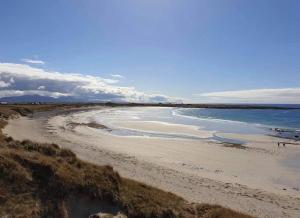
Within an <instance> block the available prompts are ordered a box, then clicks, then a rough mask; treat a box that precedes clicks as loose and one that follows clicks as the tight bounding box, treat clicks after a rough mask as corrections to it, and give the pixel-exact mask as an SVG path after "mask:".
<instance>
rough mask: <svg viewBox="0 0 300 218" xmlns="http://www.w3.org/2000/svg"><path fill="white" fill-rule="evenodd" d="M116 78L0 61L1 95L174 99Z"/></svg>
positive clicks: (149, 100)
mask: <svg viewBox="0 0 300 218" xmlns="http://www.w3.org/2000/svg"><path fill="white" fill-rule="evenodd" d="M117 83H118V80H116V79H105V78H101V77H97V76H90V75H82V74H72V73H61V72H52V71H48V70H44V69H41V68H36V67H32V66H29V65H26V64H15V63H0V98H2V97H12V96H23V95H40V96H47V97H53V98H59V97H72V98H74V99H76V100H78V101H128V102H170V101H174V100H176V99H174V98H171V97H168V96H165V95H160V94H146V93H144V92H140V91H138V90H136V89H135V88H134V87H122V86H117V85H116V84H117Z"/></svg>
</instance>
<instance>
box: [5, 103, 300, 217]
mask: <svg viewBox="0 0 300 218" xmlns="http://www.w3.org/2000/svg"><path fill="white" fill-rule="evenodd" d="M117 110H118V109H112V108H103V107H102V108H94V109H93V110H90V109H89V110H83V111H74V112H70V113H66V112H61V111H55V112H40V113H35V114H33V116H32V117H19V118H17V119H13V120H10V121H9V124H8V125H7V126H6V127H5V129H4V131H3V132H4V134H6V135H8V136H12V137H13V138H14V139H17V140H24V139H30V140H33V141H38V142H50V143H56V144H58V145H60V146H62V147H66V148H70V149H72V151H74V152H75V153H76V154H77V156H78V157H79V158H81V159H84V160H86V161H89V162H92V163H96V164H109V165H112V166H113V167H114V168H115V169H116V170H118V171H119V172H120V174H121V175H122V176H124V177H128V178H133V179H135V180H138V181H141V182H145V183H147V184H149V185H152V186H155V187H159V188H161V189H164V190H167V191H170V192H173V193H175V194H177V195H179V196H182V197H184V198H185V199H187V200H189V201H194V202H206V203H213V204H221V205H223V206H226V207H230V208H232V209H235V210H238V211H242V212H245V213H248V214H251V215H255V216H258V217H299V216H300V191H299V190H300V183H299V181H300V171H299V168H298V169H297V168H296V167H294V168H293V167H290V166H289V164H288V161H287V160H289V159H291V158H293V157H295V156H297V155H299V154H300V146H299V145H297V144H287V146H286V147H284V148H283V147H280V148H278V147H277V142H278V140H279V139H278V138H275V137H272V136H267V135H259V134H230V133H215V132H214V131H210V130H206V129H204V128H201V127H198V128H195V127H194V126H192V125H183V124H174V123H168V122H157V121H151V120H148V121H143V120H139V119H134V118H133V119H131V120H129V121H124V120H123V119H121V118H122V116H123V118H124V117H126V116H127V114H126V113H122V114H116V115H114V116H112V117H113V120H110V122H107V120H103V123H102V122H101V120H100V121H99V120H97V122H99V123H100V122H101V123H102V124H103V126H107V128H106V129H105V128H104V129H103V128H96V127H90V126H88V125H82V124H88V123H90V122H95V120H92V119H91V117H95V114H97V113H101V111H103V112H104V113H103V115H102V116H103V117H104V118H105V116H106V115H105V114H110V115H111V114H114V113H116V111H117ZM129 110H130V109H129ZM139 110H143V109H139ZM124 111H125V112H126V109H124V110H123V112H124ZM118 116H119V117H118ZM100 117H101V116H100ZM71 123H72V124H73V125H71ZM74 123H75V124H78V125H74ZM115 127H118V128H120V129H126V130H128V131H141V132H147V133H149V134H150V135H151V134H167V137H160V135H154V136H149V135H141V136H139V135H137V136H132V135H122V134H113V133H114V132H113V131H112V130H113V129H114V128H115ZM117 130H118V129H117ZM117 130H116V132H117V133H118V131H117ZM214 134H215V135H216V136H218V137H226V138H229V139H230V138H232V139H236V140H244V141H246V143H245V144H243V145H242V146H240V147H237V146H233V145H230V144H226V143H220V142H217V141H213V140H207V138H209V137H211V136H213V135H214ZM173 135H174V137H172V136H173ZM181 135H182V136H184V137H176V136H181ZM189 137H190V138H189ZM280 141H283V142H286V143H290V142H291V141H290V140H288V139H280Z"/></svg>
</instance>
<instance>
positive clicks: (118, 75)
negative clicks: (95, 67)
mask: <svg viewBox="0 0 300 218" xmlns="http://www.w3.org/2000/svg"><path fill="white" fill-rule="evenodd" d="M110 75H111V76H112V77H115V78H119V79H122V78H124V76H122V75H120V74H110Z"/></svg>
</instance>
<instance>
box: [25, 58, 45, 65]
mask: <svg viewBox="0 0 300 218" xmlns="http://www.w3.org/2000/svg"><path fill="white" fill-rule="evenodd" d="M22 61H23V62H25V63H29V64H45V62H44V61H41V60H34V59H28V58H24V59H22Z"/></svg>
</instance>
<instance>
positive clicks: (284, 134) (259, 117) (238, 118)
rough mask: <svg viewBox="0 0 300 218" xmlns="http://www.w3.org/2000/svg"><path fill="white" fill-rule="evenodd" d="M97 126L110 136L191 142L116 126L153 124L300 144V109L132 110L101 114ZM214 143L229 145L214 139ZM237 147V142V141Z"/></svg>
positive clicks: (135, 108) (226, 140)
mask: <svg viewBox="0 0 300 218" xmlns="http://www.w3.org/2000/svg"><path fill="white" fill-rule="evenodd" d="M94 118H95V119H94V120H96V122H99V123H102V124H104V125H106V126H109V127H110V128H111V129H112V132H111V133H112V134H116V135H129V136H148V137H168V138H169V137H179V138H192V137H191V136H186V135H182V134H175V135H174V134H165V133H159V132H149V131H140V130H132V129H126V128H118V127H117V126H115V125H114V123H115V122H118V121H120V120H122V121H123V122H132V121H134V122H135V121H152V122H153V121H154V122H162V123H171V124H182V125H190V126H194V127H199V128H201V129H204V130H207V131H212V132H214V133H237V134H265V135H273V136H277V137H281V138H291V139H295V140H299V135H300V109H284V110H278V109H275V110H273V109H202V108H200V109H195V108H160V107H153V108H151V107H150V108H147V107H132V108H120V109H114V110H108V111H107V112H103V111H101V112H100V113H99V114H96V116H95V117H94ZM211 139H213V140H218V141H225V142H232V141H229V140H228V139H223V138H220V137H217V135H216V134H214V136H213V138H211ZM236 142H237V143H240V142H239V141H236Z"/></svg>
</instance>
